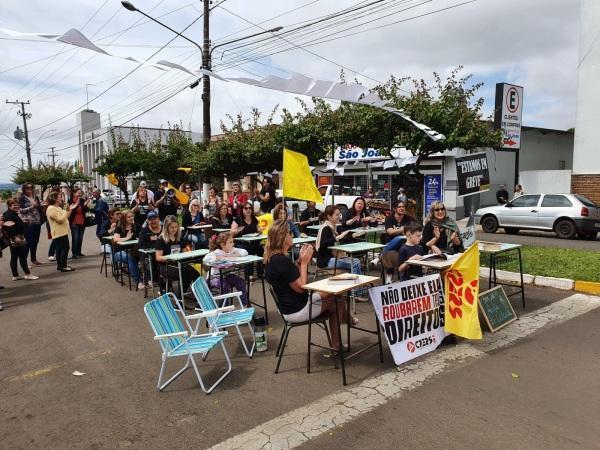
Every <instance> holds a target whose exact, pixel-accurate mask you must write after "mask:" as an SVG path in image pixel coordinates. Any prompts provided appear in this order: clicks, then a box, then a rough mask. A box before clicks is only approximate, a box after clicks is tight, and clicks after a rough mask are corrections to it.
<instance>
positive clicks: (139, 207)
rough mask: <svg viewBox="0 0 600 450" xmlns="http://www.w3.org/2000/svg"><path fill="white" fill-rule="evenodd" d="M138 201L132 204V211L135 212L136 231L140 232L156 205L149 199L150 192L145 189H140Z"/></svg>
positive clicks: (137, 196)
mask: <svg viewBox="0 0 600 450" xmlns="http://www.w3.org/2000/svg"><path fill="white" fill-rule="evenodd" d="M136 194H137V195H136V199H135V200H133V201H132V202H131V211H132V212H133V217H134V222H135V229H136V230H137V231H138V232H139V231H140V229H141V228H142V225H143V224H144V222H146V216H147V215H148V212H149V211H152V210H154V203H153V202H151V201H150V199H149V198H148V191H147V190H146V189H145V188H143V187H138V190H137V192H136Z"/></svg>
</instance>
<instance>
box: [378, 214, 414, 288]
mask: <svg viewBox="0 0 600 450" xmlns="http://www.w3.org/2000/svg"><path fill="white" fill-rule="evenodd" d="M404 234H405V235H406V242H405V243H404V245H403V246H402V247H401V248H400V257H399V259H400V267H399V268H398V271H399V272H400V281H406V280H409V279H410V278H411V276H417V277H421V276H423V269H422V268H421V267H419V266H411V265H409V264H408V263H407V262H406V261H408V260H409V259H421V257H422V256H423V247H422V246H421V239H422V238H423V227H422V226H421V224H420V223H417V222H411V223H409V224H408V225H406V226H405V227H404ZM386 281H387V280H386Z"/></svg>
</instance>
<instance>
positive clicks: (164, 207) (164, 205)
mask: <svg viewBox="0 0 600 450" xmlns="http://www.w3.org/2000/svg"><path fill="white" fill-rule="evenodd" d="M159 183H160V188H159V189H158V191H157V192H156V194H155V195H154V199H155V200H156V201H155V203H154V205H155V206H156V207H157V208H158V216H159V217H160V220H161V222H162V221H164V220H165V217H167V216H176V215H177V209H178V208H179V202H178V201H177V197H176V196H175V189H169V182H168V181H167V180H159Z"/></svg>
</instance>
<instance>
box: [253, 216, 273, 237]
mask: <svg viewBox="0 0 600 450" xmlns="http://www.w3.org/2000/svg"><path fill="white" fill-rule="evenodd" d="M256 219H257V220H258V226H259V227H261V228H264V230H263V231H262V234H267V233H268V232H269V228H271V224H272V223H273V214H271V213H269V214H263V215H262V216H258V217H257V218H256Z"/></svg>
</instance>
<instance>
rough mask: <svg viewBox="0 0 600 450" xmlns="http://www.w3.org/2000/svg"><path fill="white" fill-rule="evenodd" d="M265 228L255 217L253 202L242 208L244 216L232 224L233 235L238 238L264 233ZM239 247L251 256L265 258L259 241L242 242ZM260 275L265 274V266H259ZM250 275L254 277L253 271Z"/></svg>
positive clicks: (237, 218) (250, 270)
mask: <svg viewBox="0 0 600 450" xmlns="http://www.w3.org/2000/svg"><path fill="white" fill-rule="evenodd" d="M262 231H263V228H262V227H261V226H260V225H259V224H258V219H257V218H256V216H255V215H254V207H253V206H252V203H251V202H249V201H248V202H246V203H245V204H244V207H243V208H242V215H241V216H238V217H236V218H235V219H233V223H232V224H231V234H232V235H233V236H234V237H236V236H245V235H247V234H258V233H262ZM238 247H241V248H243V249H244V250H246V251H247V252H248V253H249V254H251V255H256V256H263V253H264V249H263V246H262V245H260V242H259V241H253V242H242V243H239V244H238ZM257 266H258V267H257V271H258V275H259V276H262V274H263V265H262V264H260V263H259V264H257ZM248 273H249V275H252V269H249V270H248Z"/></svg>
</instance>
